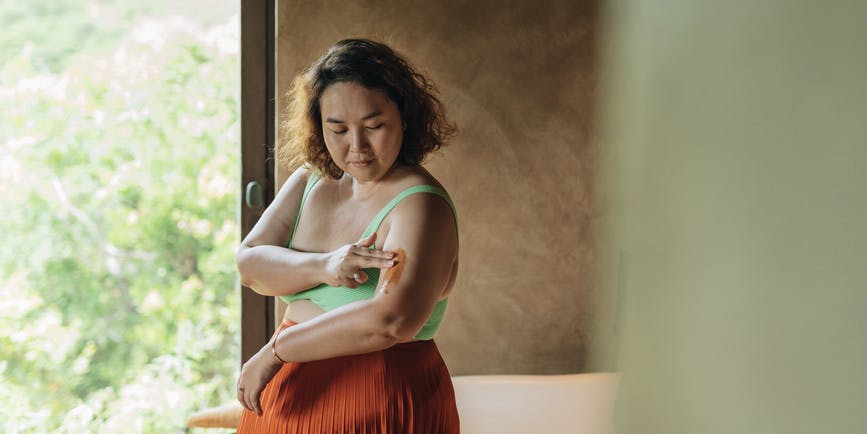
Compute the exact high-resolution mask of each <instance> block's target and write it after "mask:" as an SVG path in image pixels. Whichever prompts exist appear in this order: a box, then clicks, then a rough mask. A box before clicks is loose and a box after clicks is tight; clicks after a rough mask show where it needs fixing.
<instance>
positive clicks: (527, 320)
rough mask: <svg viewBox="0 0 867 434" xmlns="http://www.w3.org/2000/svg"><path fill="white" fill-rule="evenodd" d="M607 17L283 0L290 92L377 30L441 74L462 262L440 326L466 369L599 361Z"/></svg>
mask: <svg viewBox="0 0 867 434" xmlns="http://www.w3.org/2000/svg"><path fill="white" fill-rule="evenodd" d="M595 21H596V5H595V4H594V2H577V3H576V2H573V1H562V0H548V1H536V2H530V1H524V2H490V1H457V0H446V1H439V2H427V1H418V0H411V1H403V2H384V1H383V2H373V1H364V2H339V1H329V0H326V1H315V2H314V1H303V0H297V1H285V2H279V11H278V24H277V28H278V36H277V38H278V40H277V50H278V54H277V55H278V61H277V63H278V83H277V86H278V95H283V94H284V93H285V91H286V90H287V89H288V87H289V84H290V83H291V80H292V78H293V77H294V76H295V75H296V74H297V73H298V72H300V71H301V70H302V69H303V68H304V67H305V66H306V65H308V64H309V63H310V62H311V61H313V60H315V59H316V58H318V57H319V56H321V55H322V54H324V52H325V50H326V49H327V48H328V47H329V46H330V45H331V44H333V43H334V42H336V41H338V40H340V39H343V38H347V37H369V38H372V39H376V40H380V41H383V42H386V43H388V44H389V45H391V46H392V47H393V48H395V49H397V50H398V51H400V52H402V53H403V54H404V55H406V56H407V57H408V58H409V60H410V61H411V63H413V64H414V65H415V66H416V67H417V68H418V69H420V70H421V71H422V72H423V73H425V74H426V75H427V76H428V77H430V78H432V79H433V80H434V81H435V82H436V83H437V85H438V87H439V89H440V93H441V96H442V99H443V101H444V103H445V104H446V107H447V110H448V114H449V116H450V118H451V119H452V120H453V121H454V122H456V123H457V125H458V129H459V133H458V134H457V136H456V137H454V138H453V140H452V142H451V145H450V146H447V147H446V148H444V149H443V150H442V151H441V152H440V153H438V154H437V155H434V156H432V157H431V158H430V159H429V160H428V162H427V163H426V167H427V168H428V169H429V170H430V171H431V172H432V173H433V174H434V175H436V176H437V177H438V178H439V179H440V181H441V182H442V183H443V184H444V186H445V187H446V189H447V190H448V191H449V192H450V194H451V195H452V197H453V199H454V201H455V204H456V206H457V209H458V218H459V225H460V236H461V269H460V273H459V277H458V281H457V284H456V288H455V291H454V293H453V295H452V296H451V299H450V300H451V301H450V304H449V308H448V311H447V312H446V316H445V320H444V323H443V326H442V328H441V329H440V332H439V334H438V336H437V343H438V345H439V347H440V350H441V351H442V353H443V357H444V358H445V359H446V362H447V363H448V365H449V368H450V370H451V372H452V374H454V375H460V374H493V373H497V374H513V373H521V374H553V373H574V372H582V371H583V370H584V369H585V367H586V363H587V349H588V348H589V342H588V340H589V337H590V330H589V327H590V325H591V322H592V315H591V314H592V310H593V309H592V306H593V302H592V299H593V288H592V283H593V276H592V275H593V267H594V243H593V237H592V236H591V223H592V222H593V221H594V219H596V216H595V215H594V207H593V202H592V199H593V197H592V194H591V192H592V190H593V189H592V183H593V182H592V180H593V176H594V173H593V168H594V154H595V152H596V151H595V149H596V147H595V143H594V131H593V122H592V119H593V114H594V91H595V74H594V63H595V62H594V55H595V54H594V45H595V41H594V34H595V33H594V23H595ZM284 103H285V101H283V100H282V98H281V99H280V100H279V102H278V105H279V111H280V113H282V110H283V107H284ZM278 121H279V120H278ZM287 176H288V173H287V171H286V169H285V168H281V169H280V170H279V171H278V182H280V183H282V182H283V181H284V180H285V179H286V177H287Z"/></svg>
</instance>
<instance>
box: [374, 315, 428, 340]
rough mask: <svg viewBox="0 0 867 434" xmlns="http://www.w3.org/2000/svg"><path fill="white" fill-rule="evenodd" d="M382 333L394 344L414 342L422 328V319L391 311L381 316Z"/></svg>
mask: <svg viewBox="0 0 867 434" xmlns="http://www.w3.org/2000/svg"><path fill="white" fill-rule="evenodd" d="M382 323H383V324H384V333H383V334H385V335H386V336H387V337H388V338H389V339H391V340H392V341H394V343H395V344H402V343H405V342H410V341H413V340H415V336H416V335H417V334H418V332H419V331H420V330H421V328H422V327H423V326H424V319H421V318H419V317H418V316H417V315H411V314H409V313H408V312H405V311H399V310H391V311H389V312H387V313H385V314H384V315H383V321H382Z"/></svg>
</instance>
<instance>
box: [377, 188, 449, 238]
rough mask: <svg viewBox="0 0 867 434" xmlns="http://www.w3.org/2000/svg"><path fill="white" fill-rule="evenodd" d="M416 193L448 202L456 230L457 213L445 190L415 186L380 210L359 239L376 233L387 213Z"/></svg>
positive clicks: (401, 193)
mask: <svg viewBox="0 0 867 434" xmlns="http://www.w3.org/2000/svg"><path fill="white" fill-rule="evenodd" d="M416 193H432V194H435V195H437V196H439V197H441V198H443V199H445V201H446V202H448V204H449V207H450V208H451V209H452V217H454V219H455V229H456V230H457V227H458V215H457V211H456V210H455V204H454V203H452V199H451V198H450V197H449V195H448V193H446V192H445V190H443V189H441V188H439V187H434V186H432V185H416V186H414V187H410V188H407V189H406V190H404V191H402V192H400V193H399V194H398V195H397V196H395V197H394V199H392V200H391V202H389V203H388V205H386V206H385V207H384V208H382V210H380V211H379V214H377V215H376V217H374V218H373V221H371V222H370V224H369V225H368V226H367V229H366V230H365V231H364V234H362V235H361V238H365V237H367V236H369V235H370V234H372V233H374V232H376V231H378V230H379V226H380V225H382V221H383V220H385V217H387V216H388V213H390V212H391V210H393V209H394V207H396V206H397V204H399V203H400V202H401V201H402V200H404V199H406V198H407V197H408V196H411V195H413V194H416ZM372 248H376V244H374V245H373V247H372Z"/></svg>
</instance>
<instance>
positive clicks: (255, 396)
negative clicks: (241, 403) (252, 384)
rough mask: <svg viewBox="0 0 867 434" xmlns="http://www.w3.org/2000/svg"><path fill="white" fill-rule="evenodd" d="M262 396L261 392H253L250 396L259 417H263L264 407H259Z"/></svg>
mask: <svg viewBox="0 0 867 434" xmlns="http://www.w3.org/2000/svg"><path fill="white" fill-rule="evenodd" d="M260 395H262V391H261V390H253V393H251V394H250V401H251V404H252V405H253V411H255V412H256V414H258V415H259V416H261V415H262V407H261V406H260V405H259V396H260Z"/></svg>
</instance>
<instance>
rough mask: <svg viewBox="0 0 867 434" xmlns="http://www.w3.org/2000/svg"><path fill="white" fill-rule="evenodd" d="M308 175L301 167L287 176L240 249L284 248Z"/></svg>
mask: <svg viewBox="0 0 867 434" xmlns="http://www.w3.org/2000/svg"><path fill="white" fill-rule="evenodd" d="M309 175H310V172H309V170H307V169H306V168H304V167H301V168H299V169H298V170H296V171H295V172H293V173H292V175H291V176H289V179H287V180H286V182H285V183H283V186H282V187H280V190H279V191H278V192H277V196H276V197H274V201H272V202H271V204H270V205H268V208H266V209H265V212H263V213H262V216H261V217H260V218H259V221H257V222H256V224H255V225H254V226H253V229H251V230H250V233H249V234H247V236H246V237H245V238H244V241H242V242H241V249H244V248H249V247H255V246H262V245H274V246H286V243H288V242H289V237H290V236H291V235H292V229H293V227H294V226H295V219H296V217H297V216H298V211H299V209H298V208H299V206H300V204H301V197H302V196H303V195H304V187H305V186H306V185H307V178H308V177H309Z"/></svg>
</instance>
